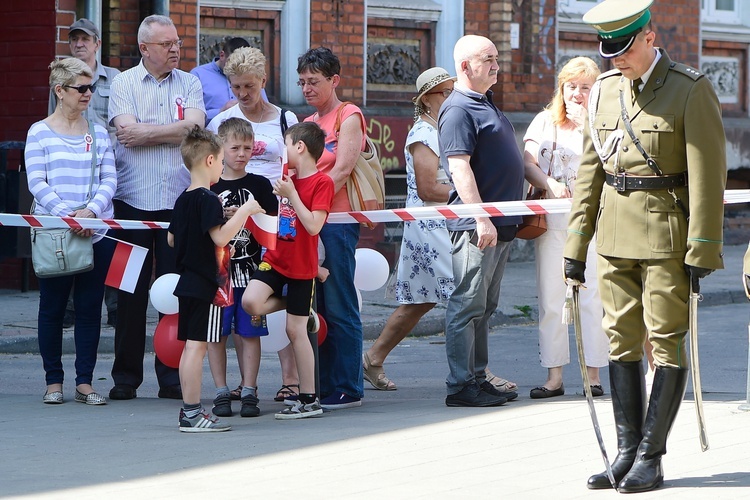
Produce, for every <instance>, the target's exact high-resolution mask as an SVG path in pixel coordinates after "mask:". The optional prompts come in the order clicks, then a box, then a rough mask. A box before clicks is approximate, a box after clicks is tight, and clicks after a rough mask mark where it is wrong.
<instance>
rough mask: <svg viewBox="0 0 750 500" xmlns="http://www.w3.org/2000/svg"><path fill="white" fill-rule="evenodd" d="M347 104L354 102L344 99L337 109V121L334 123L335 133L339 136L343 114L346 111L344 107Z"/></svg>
mask: <svg viewBox="0 0 750 500" xmlns="http://www.w3.org/2000/svg"><path fill="white" fill-rule="evenodd" d="M347 104H352V103H351V102H349V101H344V102H342V103H341V105H339V107H338V109H337V110H336V123H334V125H333V134H334V135H335V136H336V137H338V136H339V131H341V114H342V113H343V112H344V108H345V107H346V105H347Z"/></svg>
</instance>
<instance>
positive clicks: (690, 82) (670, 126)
mask: <svg viewBox="0 0 750 500" xmlns="http://www.w3.org/2000/svg"><path fill="white" fill-rule="evenodd" d="M659 51H660V53H661V58H660V59H659V61H658V62H657V63H656V66H655V67H654V71H653V72H652V74H651V76H650V77H649V79H648V81H647V82H646V85H645V87H644V88H643V90H642V91H641V93H640V96H638V99H637V100H636V102H635V103H633V102H632V97H631V96H632V94H631V92H632V90H631V82H630V80H628V79H626V78H623V77H622V75H621V73H620V72H619V71H617V70H613V71H609V72H607V73H603V74H602V75H600V77H599V78H598V80H600V81H601V93H600V95H599V99H598V103H597V106H596V109H595V110H592V112H595V120H594V122H593V123H590V124H587V126H586V127H585V132H584V143H583V157H582V159H581V166H580V168H579V170H578V178H577V180H576V185H575V193H574V196H573V206H572V209H571V213H570V219H569V224H568V239H567V242H566V245H565V251H564V255H565V257H568V258H571V259H576V260H579V261H585V260H586V249H587V246H588V244H589V242H590V241H591V239H592V237H593V235H594V233H595V232H596V235H597V237H596V250H597V252H598V253H599V254H600V255H604V256H609V257H618V258H626V259H637V260H640V259H668V258H680V259H684V261H685V263H686V264H689V265H691V266H696V267H703V268H708V269H721V268H723V267H724V266H723V260H722V244H723V243H722V239H723V219H724V205H723V196H724V188H725V186H726V153H725V148H726V143H725V137H724V127H723V123H722V120H721V106H720V104H719V101H718V98H717V97H716V93H715V92H714V89H713V87H712V85H711V83H710V82H709V80H708V79H707V78H705V77H704V76H703V75H702V74H701V73H699V72H697V71H696V70H694V69H692V68H690V67H688V66H685V65H683V64H679V63H675V62H672V61H671V60H670V59H669V56H668V55H667V53H666V51H664V50H663V49H659ZM621 88H622V89H623V91H624V98H625V99H624V100H625V106H626V109H627V111H628V116H629V117H630V120H631V123H632V127H633V131H634V132H635V134H636V136H637V137H638V138H639V140H640V141H641V143H642V146H643V148H644V149H645V151H646V153H648V154H649V155H650V156H651V157H652V158H653V159H654V160H655V161H656V163H657V164H658V165H659V167H660V168H661V170H662V171H663V173H664V175H670V174H679V173H681V172H686V171H687V174H688V186H687V187H680V188H676V189H674V194H675V195H676V196H677V197H678V198H679V199H680V200H681V201H682V203H683V204H684V206H685V207H686V208H687V209H688V210H689V213H690V219H689V221H688V219H686V217H685V214H684V212H683V211H682V209H681V208H680V207H679V205H678V204H677V203H676V202H675V199H674V197H673V196H672V195H671V194H670V193H669V192H668V190H666V189H660V190H629V191H625V192H618V191H617V190H616V189H615V188H614V187H612V186H609V185H607V184H605V171H607V172H610V173H614V172H615V170H616V169H617V170H618V171H619V170H622V171H624V172H625V173H626V174H627V175H638V176H647V175H655V174H654V172H653V171H652V170H651V169H650V168H649V167H648V166H647V165H646V161H645V160H644V158H643V156H642V155H641V153H640V152H639V151H638V149H637V148H636V147H635V145H634V144H633V141H632V140H631V138H630V136H629V135H628V133H627V131H626V130H625V126H624V124H623V119H622V117H621V106H620V98H619V91H620V89H621ZM593 101H594V98H593V96H592V99H591V102H590V104H589V105H590V106H591V105H592V103H593ZM588 125H590V126H588ZM618 129H619V130H622V131H623V132H622V133H623V138H622V140H621V142H620V143H619V144H618V146H617V150H616V151H615V153H614V154H613V155H612V156H611V157H610V158H608V159H607V161H606V162H602V160H601V158H600V157H599V155H598V154H597V152H596V149H595V147H594V145H593V142H592V134H598V136H599V139H600V140H601V143H605V141H606V140H607V138H608V137H609V135H610V134H613V133H615V132H616V131H617V130H618Z"/></svg>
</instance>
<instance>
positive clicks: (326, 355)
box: [317, 224, 364, 398]
mask: <svg viewBox="0 0 750 500" xmlns="http://www.w3.org/2000/svg"><path fill="white" fill-rule="evenodd" d="M320 239H321V241H322V242H323V246H325V249H326V259H325V261H324V262H323V267H325V268H327V269H328V270H329V271H330V272H331V275H330V276H329V277H328V279H327V280H326V281H325V282H324V283H318V285H317V292H318V312H319V313H320V314H321V315H322V316H323V318H325V320H326V323H327V324H328V336H327V338H326V341H325V342H323V344H322V345H321V346H320V350H319V356H320V367H319V370H320V394H321V396H323V397H325V396H329V395H331V394H333V393H338V392H343V393H344V394H347V395H349V396H352V397H356V398H361V397H363V396H364V387H363V385H362V339H363V338H362V321H361V319H360V316H359V304H358V303H357V290H356V288H355V287H354V266H355V260H354V252H355V249H356V247H357V242H358V241H359V224H325V225H324V226H323V229H322V230H321V231H320Z"/></svg>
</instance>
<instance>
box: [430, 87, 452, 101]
mask: <svg viewBox="0 0 750 500" xmlns="http://www.w3.org/2000/svg"><path fill="white" fill-rule="evenodd" d="M451 92H453V89H443V90H433V91H432V92H427V94H428V95H429V94H443V97H445V98H446V99H448V96H449V95H451Z"/></svg>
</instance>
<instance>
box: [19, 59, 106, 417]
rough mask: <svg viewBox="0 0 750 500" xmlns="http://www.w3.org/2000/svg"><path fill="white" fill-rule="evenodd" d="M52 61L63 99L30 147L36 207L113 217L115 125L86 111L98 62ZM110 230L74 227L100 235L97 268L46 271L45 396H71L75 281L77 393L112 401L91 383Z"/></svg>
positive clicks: (42, 321) (80, 398) (90, 401)
mask: <svg viewBox="0 0 750 500" xmlns="http://www.w3.org/2000/svg"><path fill="white" fill-rule="evenodd" d="M49 67H50V70H51V71H50V77H49V84H50V88H51V89H52V92H54V94H55V97H56V98H57V106H56V107H55V110H54V112H53V113H52V114H51V115H50V116H48V117H47V118H45V119H44V120H42V121H38V122H36V123H35V124H33V125H32V126H31V128H30V129H29V132H28V135H27V137H26V148H25V151H24V157H25V160H26V174H27V176H28V179H29V191H30V192H31V194H32V195H33V196H34V208H33V215H54V216H58V217H82V218H100V219H109V218H112V215H113V212H114V209H113V207H112V197H113V196H114V194H115V189H116V188H117V173H116V171H115V157H114V154H113V153H112V147H111V145H110V142H109V133H108V132H107V129H105V128H104V127H103V126H101V125H99V124H97V123H94V122H93V121H92V122H89V121H88V120H87V119H86V116H85V112H86V110H87V109H88V107H89V104H90V103H91V96H92V95H93V94H94V92H96V84H92V77H93V74H92V72H91V68H89V67H88V65H87V64H86V63H84V62H83V61H80V60H78V59H75V58H69V59H63V60H60V61H53V62H52V64H50V66H49ZM106 232H107V231H106V230H96V231H94V230H91V229H81V228H78V229H75V228H74V229H71V233H72V236H71V237H72V238H91V239H92V243H93V249H94V267H93V268H92V269H91V270H89V271H85V272H80V273H77V274H71V275H67V276H56V277H48V278H43V277H40V278H39V324H38V335H39V354H41V356H42V363H43V366H44V371H45V374H46V382H47V391H46V392H45V394H44V397H43V399H42V401H43V402H44V403H45V404H61V403H62V402H63V378H64V372H63V364H62V340H63V317H64V315H65V306H66V305H67V303H68V296H69V295H70V290H71V288H72V287H74V285H75V287H74V292H73V303H74V304H75V309H76V318H75V330H74V333H73V336H74V340H75V348H76V360H75V369H76V379H75V382H76V390H75V401H77V402H79V403H85V404H87V405H103V404H106V403H107V402H106V400H105V399H104V397H103V396H100V395H99V394H97V393H96V392H94V388H93V387H92V385H91V384H92V381H93V376H94V367H95V366H96V355H97V348H98V346H99V336H100V333H101V321H102V299H103V298H104V279H105V278H106V275H107V270H108V269H109V263H110V261H111V259H112V252H113V250H114V243H113V241H112V240H109V239H107V238H104V235H105V233H106Z"/></svg>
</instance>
